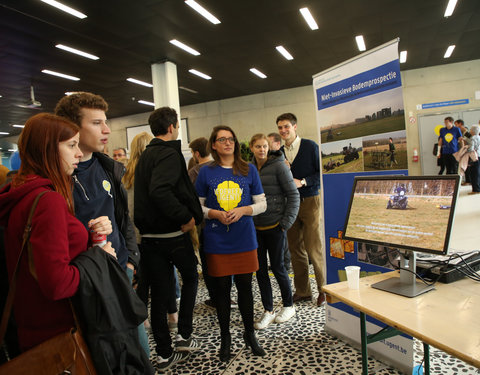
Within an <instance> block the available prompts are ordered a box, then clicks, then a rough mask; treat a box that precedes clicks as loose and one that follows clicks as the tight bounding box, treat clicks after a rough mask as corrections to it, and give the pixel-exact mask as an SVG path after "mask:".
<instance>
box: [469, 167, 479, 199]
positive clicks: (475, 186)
mask: <svg viewBox="0 0 480 375" xmlns="http://www.w3.org/2000/svg"><path fill="white" fill-rule="evenodd" d="M469 168H470V181H471V183H472V191H475V192H480V160H477V161H475V162H473V163H472V164H470V167H469Z"/></svg>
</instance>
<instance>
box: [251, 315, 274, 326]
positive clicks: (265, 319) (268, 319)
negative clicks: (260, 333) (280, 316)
mask: <svg viewBox="0 0 480 375" xmlns="http://www.w3.org/2000/svg"><path fill="white" fill-rule="evenodd" d="M274 320H275V313H274V312H271V313H270V312H268V311H265V312H264V313H263V315H262V318H261V319H260V320H259V321H258V322H256V323H255V324H254V327H255V329H264V328H267V327H268V326H269V324H270V323H272V322H273V321H274Z"/></svg>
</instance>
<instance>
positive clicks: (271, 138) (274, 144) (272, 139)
mask: <svg viewBox="0 0 480 375" xmlns="http://www.w3.org/2000/svg"><path fill="white" fill-rule="evenodd" d="M267 139H268V149H269V150H270V151H278V150H280V149H281V148H282V137H280V134H278V133H270V134H269V135H267ZM285 164H286V165H287V166H288V167H289V168H290V164H289V163H288V162H287V161H286V160H285ZM291 264H292V260H291V257H290V249H289V248H288V241H287V236H285V245H284V246H283V265H284V266H285V269H286V270H287V272H289V271H290V267H291Z"/></svg>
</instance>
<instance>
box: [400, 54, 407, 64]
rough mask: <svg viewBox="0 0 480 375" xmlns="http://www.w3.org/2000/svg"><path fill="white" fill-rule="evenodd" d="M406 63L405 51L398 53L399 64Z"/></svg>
mask: <svg viewBox="0 0 480 375" xmlns="http://www.w3.org/2000/svg"><path fill="white" fill-rule="evenodd" d="M406 61H407V51H402V52H400V64H403V63H404V62H406Z"/></svg>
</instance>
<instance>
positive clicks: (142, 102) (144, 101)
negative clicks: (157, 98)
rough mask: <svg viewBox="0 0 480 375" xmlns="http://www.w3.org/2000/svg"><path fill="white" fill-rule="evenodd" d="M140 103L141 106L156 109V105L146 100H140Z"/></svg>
mask: <svg viewBox="0 0 480 375" xmlns="http://www.w3.org/2000/svg"><path fill="white" fill-rule="evenodd" d="M138 102H139V103H140V104H145V105H149V106H152V107H155V103H152V102H147V101H146V100H139V101H138Z"/></svg>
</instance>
